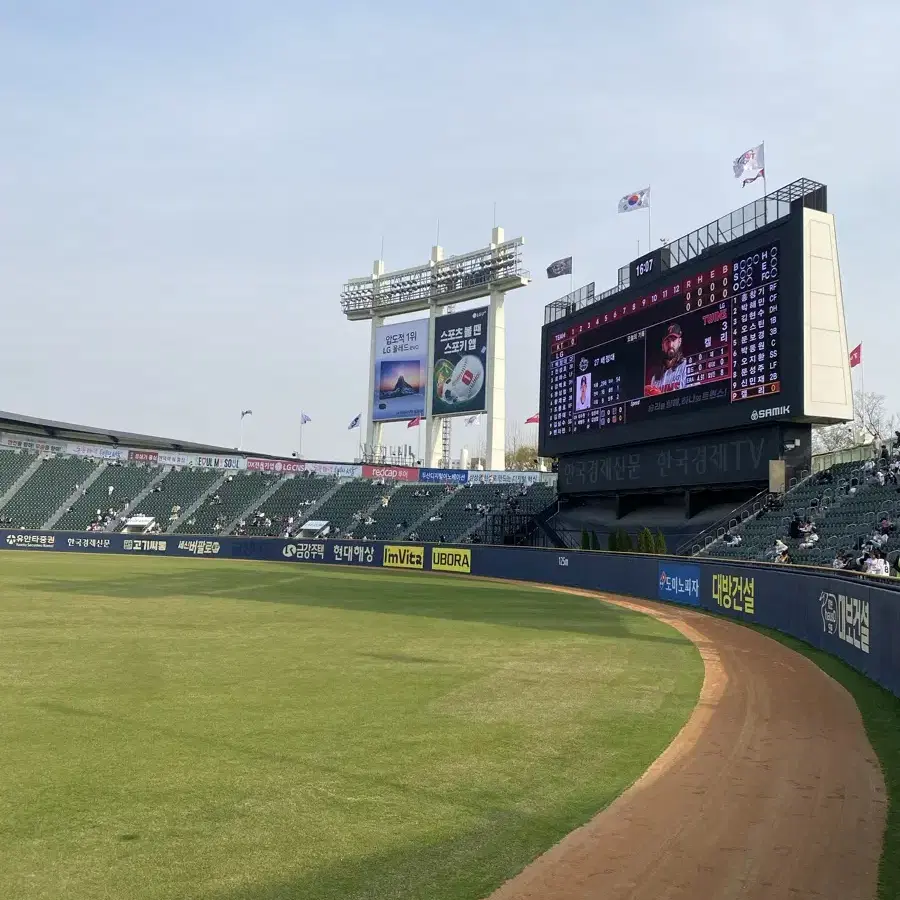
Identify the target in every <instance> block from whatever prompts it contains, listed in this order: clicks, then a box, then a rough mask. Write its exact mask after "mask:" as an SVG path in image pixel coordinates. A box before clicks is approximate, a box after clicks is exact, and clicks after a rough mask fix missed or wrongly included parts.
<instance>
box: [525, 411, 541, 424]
mask: <svg viewBox="0 0 900 900" xmlns="http://www.w3.org/2000/svg"><path fill="white" fill-rule="evenodd" d="M540 421H541V414H540V413H535V414H534V415H533V416H531V417H529V418H527V419H526V420H525V424H526V425H537V424H538V422H540Z"/></svg>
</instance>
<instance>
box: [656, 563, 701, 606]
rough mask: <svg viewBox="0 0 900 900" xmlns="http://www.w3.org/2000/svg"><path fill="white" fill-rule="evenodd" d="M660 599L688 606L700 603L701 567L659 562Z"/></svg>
mask: <svg viewBox="0 0 900 900" xmlns="http://www.w3.org/2000/svg"><path fill="white" fill-rule="evenodd" d="M659 599H660V600H669V601H670V602H672V603H684V604H686V605H687V606H699V605H700V567H699V566H692V565H685V564H684V563H676V562H672V561H671V560H666V561H665V562H663V561H662V560H660V563H659Z"/></svg>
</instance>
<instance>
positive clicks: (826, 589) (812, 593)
mask: <svg viewBox="0 0 900 900" xmlns="http://www.w3.org/2000/svg"><path fill="white" fill-rule="evenodd" d="M0 549H3V550H13V551H16V550H18V551H26V552H34V553H41V552H44V553H47V552H51V553H52V552H66V553H117V554H122V555H127V556H170V557H171V556H185V557H204V558H210V559H212V558H216V559H249V560H269V561H279V562H283V563H291V562H309V563H324V564H328V565H337V566H366V567H372V568H391V569H407V570H412V571H416V570H419V571H440V572H451V573H455V574H458V575H463V576H464V575H477V576H483V577H488V578H510V579H517V580H520V581H533V582H538V583H541V584H555V585H561V586H565V587H575V588H585V589H589V590H594V591H606V592H609V593H612V594H625V595H628V596H632V597H642V598H645V599H648V600H661V601H664V602H669V603H679V604H683V605H687V606H693V607H697V608H701V609H706V610H709V611H711V612H715V613H718V614H720V615H724V616H727V617H730V618H736V619H741V620H744V621H748V622H754V623H756V624H759V625H765V626H768V627H770V628H775V629H777V630H778V631H782V632H784V633H785V634H790V635H793V636H794V637H797V638H800V639H801V640H803V641H806V642H807V643H809V644H812V645H813V646H814V647H818V648H819V649H821V650H824V651H826V652H827V653H830V654H832V655H834V656H837V657H839V658H840V659H842V660H844V662H846V663H848V664H849V665H851V666H852V667H853V668H855V669H857V670H858V671H860V672H863V673H864V674H866V675H868V676H869V678H871V679H872V680H873V681H876V682H878V683H879V684H881V685H883V686H884V687H886V688H888V690H890V691H892V692H893V693H894V694H896V695H897V696H900V590H897V589H896V588H891V587H888V586H887V585H886V584H884V585H883V584H879V582H878V581H877V580H874V579H865V578H858V577H853V576H850V575H847V574H842V573H839V572H831V571H829V570H827V569H802V568H787V567H782V566H772V565H766V564H752V563H748V564H741V565H735V564H733V563H731V562H724V561H721V560H707V559H704V560H686V559H684V558H677V559H672V558H665V557H658V556H646V555H637V554H630V555H629V554H619V553H605V552H590V551H578V550H539V549H532V548H525V547H487V546H483V545H480V544H470V545H466V546H462V547H459V546H448V545H433V544H410V543H401V544H391V543H388V542H384V541H303V540H289V539H282V538H252V537H205V536H204V537H196V536H194V535H150V536H145V535H126V534H104V533H97V532H94V533H81V532H46V531H7V530H0ZM898 587H900V585H898Z"/></svg>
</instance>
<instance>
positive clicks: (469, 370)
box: [431, 306, 488, 416]
mask: <svg viewBox="0 0 900 900" xmlns="http://www.w3.org/2000/svg"><path fill="white" fill-rule="evenodd" d="M431 352H432V354H433V360H434V390H433V393H432V400H431V414H432V415H433V416H461V415H463V414H465V415H472V414H473V413H479V412H484V411H485V409H486V401H487V393H486V389H485V385H486V383H487V357H488V308H487V307H486V306H482V307H479V308H478V309H467V310H465V311H464V312H458V313H450V314H449V315H446V316H439V317H438V318H437V319H436V320H435V327H434V346H433V347H432V351H431Z"/></svg>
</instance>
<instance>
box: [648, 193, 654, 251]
mask: <svg viewBox="0 0 900 900" xmlns="http://www.w3.org/2000/svg"><path fill="white" fill-rule="evenodd" d="M651 209H652V207H651V206H650V204H649V203H648V204H647V252H648V253H651V252H652V251H653V241H652V240H651V239H650V210H651Z"/></svg>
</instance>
